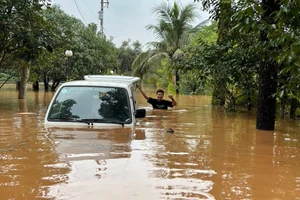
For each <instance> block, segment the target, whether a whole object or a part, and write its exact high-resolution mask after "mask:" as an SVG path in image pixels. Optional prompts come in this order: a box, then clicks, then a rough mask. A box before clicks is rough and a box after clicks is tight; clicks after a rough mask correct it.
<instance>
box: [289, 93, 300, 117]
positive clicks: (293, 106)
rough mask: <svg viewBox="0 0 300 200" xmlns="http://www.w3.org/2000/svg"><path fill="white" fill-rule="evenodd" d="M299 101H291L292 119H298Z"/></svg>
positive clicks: (293, 99) (294, 99)
mask: <svg viewBox="0 0 300 200" xmlns="http://www.w3.org/2000/svg"><path fill="white" fill-rule="evenodd" d="M298 105H299V104H298V100H297V99H296V98H292V99H291V108H290V119H295V118H296V110H297V108H298Z"/></svg>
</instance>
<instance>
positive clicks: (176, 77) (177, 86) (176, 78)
mask: <svg viewBox="0 0 300 200" xmlns="http://www.w3.org/2000/svg"><path fill="white" fill-rule="evenodd" d="M179 80H180V77H179V74H178V70H176V71H175V84H176V94H179Z"/></svg>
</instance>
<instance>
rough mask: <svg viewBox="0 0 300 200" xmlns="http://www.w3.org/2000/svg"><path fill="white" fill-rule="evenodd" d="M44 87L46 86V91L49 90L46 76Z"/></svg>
mask: <svg viewBox="0 0 300 200" xmlns="http://www.w3.org/2000/svg"><path fill="white" fill-rule="evenodd" d="M44 88H45V92H48V91H49V83H48V81H47V79H46V78H44Z"/></svg>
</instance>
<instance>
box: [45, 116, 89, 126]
mask: <svg viewBox="0 0 300 200" xmlns="http://www.w3.org/2000/svg"><path fill="white" fill-rule="evenodd" d="M51 120H63V121H65V122H82V123H86V124H88V125H92V126H93V122H92V121H90V120H84V119H74V118H66V117H57V118H51Z"/></svg>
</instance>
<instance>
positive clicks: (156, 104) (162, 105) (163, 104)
mask: <svg viewBox="0 0 300 200" xmlns="http://www.w3.org/2000/svg"><path fill="white" fill-rule="evenodd" d="M147 102H148V103H150V104H151V105H152V107H153V108H154V109H165V110H167V109H168V107H173V103H172V102H171V101H168V100H164V99H163V100H162V101H158V100H157V99H153V98H151V97H149V99H148V101H147Z"/></svg>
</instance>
